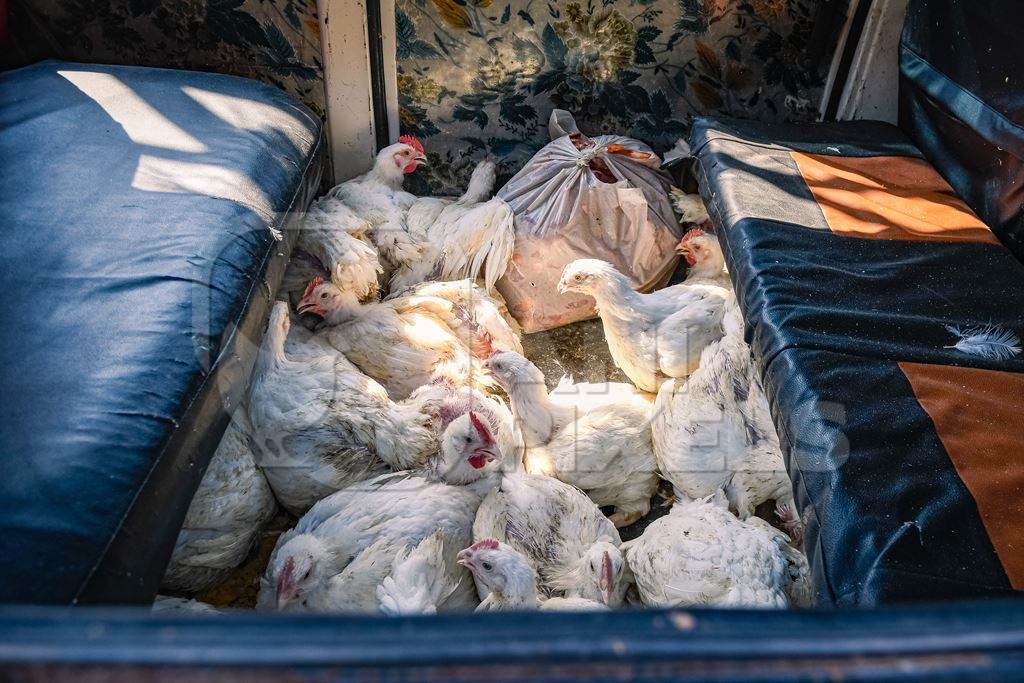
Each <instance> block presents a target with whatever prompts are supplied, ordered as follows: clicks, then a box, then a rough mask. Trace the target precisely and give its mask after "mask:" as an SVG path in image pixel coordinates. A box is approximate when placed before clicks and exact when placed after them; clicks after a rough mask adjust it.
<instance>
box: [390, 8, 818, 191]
mask: <svg viewBox="0 0 1024 683" xmlns="http://www.w3.org/2000/svg"><path fill="white" fill-rule="evenodd" d="M816 5H817V2H816V0H596V1H595V0H397V7H396V17H395V20H396V26H397V32H398V70H399V74H398V86H399V104H400V107H401V110H400V120H401V127H402V132H403V133H405V134H412V135H416V136H418V137H419V138H421V139H422V140H423V142H424V144H425V145H426V147H427V151H428V156H429V157H430V161H431V162H432V163H431V164H430V165H429V167H428V168H425V169H423V171H422V172H417V173H416V174H414V176H412V177H411V178H410V179H409V180H407V183H406V185H407V187H409V189H412V190H413V191H414V192H418V193H420V192H425V191H427V190H430V191H434V192H446V193H457V192H458V191H461V189H460V188H462V187H464V185H465V181H466V178H467V177H468V174H469V172H470V171H471V166H472V164H473V163H475V162H476V161H477V160H479V159H480V158H481V157H482V156H484V155H485V154H491V155H493V156H495V157H496V158H498V159H502V160H503V161H502V164H501V171H502V176H503V178H500V179H499V183H501V182H503V179H507V177H508V176H509V175H511V174H512V173H514V172H515V171H516V170H517V169H518V168H519V167H521V166H522V164H523V162H525V161H526V160H527V159H528V158H529V157H530V156H531V155H532V154H533V153H534V152H536V151H537V150H538V149H540V148H541V147H542V146H543V145H544V144H546V143H547V142H548V132H547V121H548V116H549V115H550V113H551V110H552V109H553V108H555V107H560V108H562V109H567V110H569V111H570V112H572V113H573V114H575V115H576V121H577V123H578V124H579V126H580V129H581V130H583V131H584V132H587V133H594V134H597V133H611V132H614V133H620V134H624V135H629V136H632V137H636V138H639V139H640V140H643V141H645V142H647V143H649V144H651V145H652V146H653V147H654V148H655V149H656V150H658V151H659V152H663V151H664V150H666V149H667V148H669V147H671V146H672V144H673V143H674V142H675V141H676V140H677V139H678V138H679V137H681V136H684V135H686V134H687V133H688V131H689V124H690V121H691V120H692V117H694V116H697V115H702V114H721V115H731V116H740V117H746V118H760V119H768V120H780V119H801V118H813V116H814V114H815V112H814V107H815V105H816V102H817V98H819V97H820V94H821V86H822V82H823V76H824V74H823V73H821V71H823V70H824V69H827V64H823V65H820V66H816V67H813V68H807V67H805V66H802V65H801V62H802V59H801V57H802V54H803V49H804V47H805V46H806V43H807V41H808V39H809V37H810V34H811V28H812V19H813V13H814V10H815V7H816ZM417 186H418V187H417Z"/></svg>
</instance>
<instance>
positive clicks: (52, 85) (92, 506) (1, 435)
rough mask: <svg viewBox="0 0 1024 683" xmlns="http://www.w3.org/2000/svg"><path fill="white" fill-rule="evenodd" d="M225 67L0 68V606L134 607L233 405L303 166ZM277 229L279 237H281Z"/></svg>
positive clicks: (277, 114) (248, 85)
mask: <svg viewBox="0 0 1024 683" xmlns="http://www.w3.org/2000/svg"><path fill="white" fill-rule="evenodd" d="M321 138H322V136H321V123H320V120H319V119H318V118H317V117H316V116H315V115H313V114H312V113H311V112H310V111H309V110H308V109H306V108H305V107H303V106H302V105H301V104H298V103H296V102H295V101H294V100H292V99H291V98H290V97H288V96H287V95H286V94H284V93H283V92H281V91H280V90H278V89H276V88H273V87H271V86H268V85H264V84H261V83H257V82H254V81H250V80H246V79H241V78H234V77H229V76H223V75H216V74H207V73H194V72H184V71H173V70H165V69H150V68H136V67H119V66H98V65H87V64H72V63H66V62H55V61H48V62H43V63H40V64H36V65H33V66H30V67H26V68H24V69H19V70H16V71H10V72H7V73H4V74H2V75H0V159H2V164H3V166H2V169H3V170H2V172H0V240H2V243H0V244H2V248H0V291H2V292H3V295H4V306H3V308H2V310H3V314H2V315H3V318H2V324H0V347H2V348H3V359H2V360H3V362H2V363H0V392H2V396H3V405H4V407H3V409H2V410H0V467H2V469H3V471H4V477H3V478H2V479H0V499H2V500H3V501H4V507H5V509H4V513H3V515H0V549H2V554H3V563H2V564H0V567H2V569H0V601H4V602H36V603H65V604H67V603H73V602H90V601H91V602H132V601H145V600H147V599H148V598H149V597H151V596H152V594H153V593H154V592H155V590H156V587H157V585H158V583H159V579H160V576H161V574H162V572H163V568H164V566H165V564H166V562H167V559H168V557H169V555H170V552H171V548H172V546H173V543H174V539H175V536H176V535H177V532H178V528H179V527H180V525H181V522H182V520H183V518H184V514H185V511H186V509H187V507H188V504H189V500H190V499H191V497H192V494H193V493H194V491H195V488H196V486H197V485H198V483H199V479H200V478H201V477H202V473H203V471H204V469H205V467H206V464H207V463H208V461H209V458H210V456H211V454H212V452H213V450H214V448H215V447H216V444H217V442H218V440H219V437H220V435H221V433H222V432H223V429H224V428H225V426H226V422H227V418H228V415H229V414H230V412H231V411H232V410H233V409H234V407H235V405H237V402H238V399H239V397H240V396H241V395H242V392H243V391H244V388H245V384H246V382H247V380H248V373H249V370H250V368H251V365H252V360H253V358H254V351H255V347H256V346H257V345H258V343H259V338H260V335H261V334H262V331H263V327H264V325H265V320H266V315H267V312H268V310H269V304H270V303H271V299H272V293H273V290H274V289H275V288H276V286H277V283H278V282H279V281H280V277H281V272H282V269H283V266H284V262H285V260H286V259H287V255H288V251H289V249H288V244H289V241H288V239H287V238H285V239H282V232H284V231H287V229H288V228H289V226H290V221H291V220H293V217H294V216H295V215H296V214H297V213H298V212H301V211H302V210H304V209H305V208H306V206H307V205H308V203H309V201H310V198H311V197H312V196H313V193H314V191H315V189H316V187H317V185H318V184H319V179H320V173H321V167H322V161H321V160H322V156H323V155H322V147H323V143H322V139H321ZM285 234H289V233H285Z"/></svg>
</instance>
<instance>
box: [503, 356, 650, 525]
mask: <svg viewBox="0 0 1024 683" xmlns="http://www.w3.org/2000/svg"><path fill="white" fill-rule="evenodd" d="M484 368H485V369H486V370H487V371H489V372H490V373H491V375H492V376H493V377H494V379H495V380H496V381H497V382H498V384H499V385H500V386H501V387H502V388H503V389H504V390H505V392H506V393H507V394H508V397H509V401H510V403H511V405H512V414H513V415H514V416H515V420H516V426H517V428H518V429H519V431H520V433H521V434H522V440H523V444H524V446H525V449H526V450H525V453H524V462H525V464H526V471H527V472H529V473H530V474H544V475H548V476H552V477H555V478H557V479H560V480H561V481H564V482H566V483H568V484H572V485H573V486H576V487H578V488H580V489H583V491H585V492H586V494H587V495H588V496H590V498H591V500H593V501H594V502H595V503H597V504H598V505H600V506H605V505H614V506H615V513H614V514H613V515H612V516H611V520H612V522H613V523H614V524H615V526H617V527H623V526H628V525H630V524H632V523H633V522H635V521H636V520H638V519H640V518H641V517H643V516H644V515H646V514H647V512H648V511H649V510H650V501H651V496H652V495H654V492H655V490H656V489H657V488H658V481H659V479H658V474H657V465H656V463H655V458H654V446H653V445H652V443H651V429H650V414H651V408H652V407H653V398H654V397H653V396H651V395H649V394H643V393H641V392H639V391H637V390H636V389H634V388H633V386H632V385H630V384H625V383H621V382H601V383H595V384H589V383H580V384H576V383H574V382H573V381H572V380H571V379H569V378H568V377H563V378H562V381H561V382H560V383H559V385H558V386H557V387H556V388H555V389H554V390H552V391H551V393H550V394H549V393H548V391H547V388H546V386H545V384H544V374H543V373H542V372H541V371H540V369H539V368H538V367H537V366H536V365H534V364H533V363H531V362H530V361H529V360H527V359H526V358H524V357H523V356H521V355H519V354H516V353H511V352H499V353H496V354H494V355H492V356H491V357H490V358H488V359H487V360H486V361H484Z"/></svg>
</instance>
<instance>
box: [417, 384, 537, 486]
mask: <svg viewBox="0 0 1024 683" xmlns="http://www.w3.org/2000/svg"><path fill="white" fill-rule="evenodd" d="M411 398H412V399H413V400H416V401H419V402H422V403H427V404H430V405H433V406H436V407H435V408H434V409H433V413H432V414H433V415H434V421H433V422H432V423H431V427H432V428H433V430H434V432H435V433H436V434H437V439H438V448H439V449H441V448H445V443H446V442H450V441H452V439H453V438H464V437H465V435H461V433H460V432H459V431H458V430H455V431H454V434H456V435H458V436H453V435H452V433H450V428H451V426H452V424H453V423H455V422H456V420H458V419H459V418H461V417H463V416H464V415H469V414H472V417H471V419H470V422H471V423H472V424H473V425H474V428H475V429H476V430H477V434H478V435H479V436H480V437H482V438H483V439H484V440H493V441H494V442H495V445H496V447H497V449H498V452H499V453H501V461H502V468H503V469H504V470H505V471H509V472H514V471H516V470H518V469H520V466H521V465H522V452H523V442H522V438H521V436H520V435H519V433H518V430H517V429H516V425H515V420H514V418H513V417H512V413H511V411H509V409H508V408H507V407H506V406H505V404H504V403H502V402H501V400H499V399H497V398H495V397H493V396H488V395H487V394H485V393H484V392H482V391H480V390H478V389H475V388H473V387H469V386H457V385H454V384H452V383H450V382H448V381H446V380H445V379H443V378H439V379H435V380H434V381H433V382H431V383H430V384H428V385H425V386H422V387H420V388H419V389H417V390H416V391H415V392H413V395H412V397H411ZM447 445H448V447H449V448H453V447H454V446H455V444H454V443H448V444H447Z"/></svg>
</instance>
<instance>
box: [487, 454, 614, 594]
mask: <svg viewBox="0 0 1024 683" xmlns="http://www.w3.org/2000/svg"><path fill="white" fill-rule="evenodd" d="M485 539H496V540H499V541H501V542H503V543H507V544H509V545H511V546H512V547H513V548H515V549H516V550H518V551H519V552H521V553H523V554H524V555H525V556H526V557H527V559H528V560H529V561H530V564H531V565H532V566H533V568H534V569H535V570H536V571H537V576H538V579H539V582H540V589H541V591H542V592H543V594H544V596H545V597H567V598H574V597H575V598H586V599H587V600H595V601H598V602H601V603H603V604H605V605H608V606H609V607H617V606H619V605H621V604H622V602H623V598H624V597H625V594H626V589H627V588H628V587H629V582H630V581H629V576H628V571H627V569H626V567H625V562H624V561H623V559H622V553H621V552H620V551H619V545H620V544H621V540H620V538H619V532H618V531H617V530H616V528H615V525H614V524H612V522H611V521H609V519H608V518H607V517H605V516H604V515H603V514H602V513H601V510H600V508H598V507H597V505H595V504H594V503H593V501H591V500H590V499H589V498H587V496H586V494H584V493H583V492H582V491H580V490H579V489H577V488H576V487H574V486H570V485H569V484H566V483H564V482H561V481H558V480H557V479H554V478H552V477H545V476H542V475H535V474H525V473H521V472H520V473H513V474H509V475H507V476H505V477H503V478H502V480H501V487H500V488H499V489H497V490H495V491H492V492H491V493H490V494H489V495H488V496H487V498H485V499H484V502H483V503H482V504H481V505H480V509H479V511H478V512H477V516H476V521H475V522H474V523H473V540H475V541H481V540H485ZM477 591H478V592H480V593H481V595H485V594H486V588H484V587H482V586H480V585H479V584H478V585H477Z"/></svg>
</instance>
